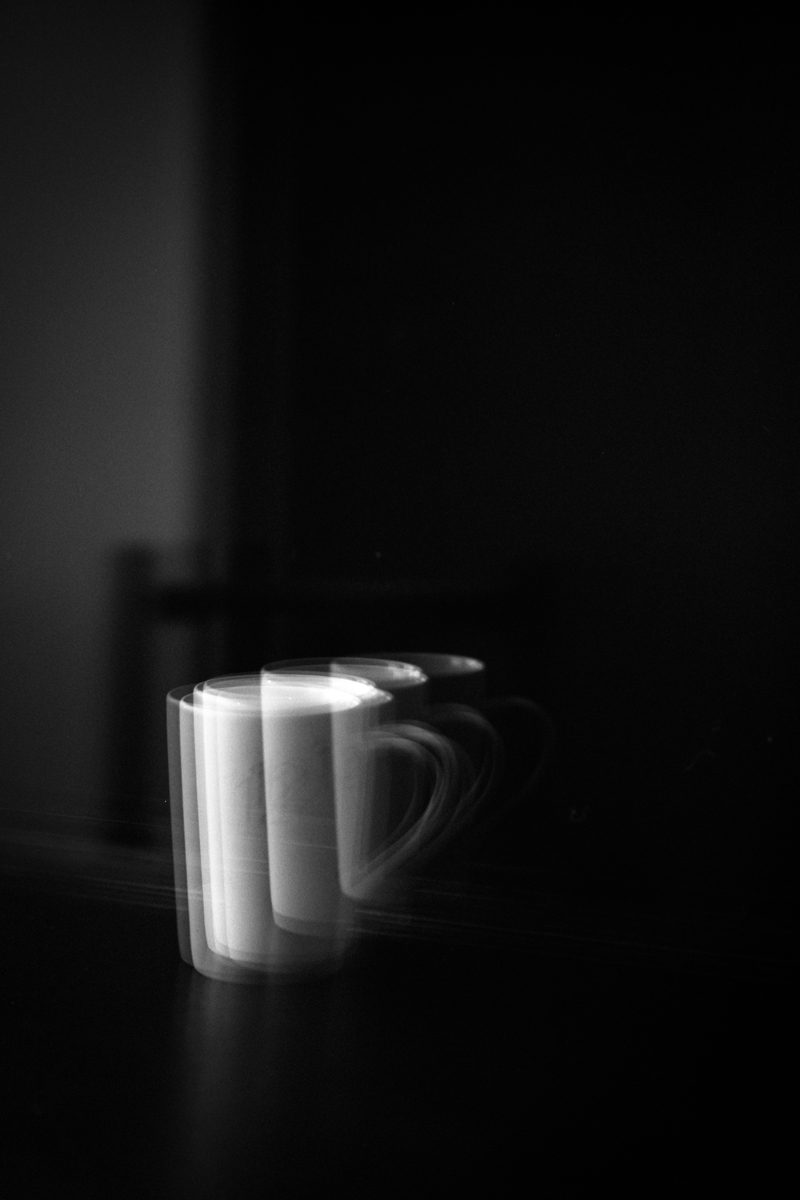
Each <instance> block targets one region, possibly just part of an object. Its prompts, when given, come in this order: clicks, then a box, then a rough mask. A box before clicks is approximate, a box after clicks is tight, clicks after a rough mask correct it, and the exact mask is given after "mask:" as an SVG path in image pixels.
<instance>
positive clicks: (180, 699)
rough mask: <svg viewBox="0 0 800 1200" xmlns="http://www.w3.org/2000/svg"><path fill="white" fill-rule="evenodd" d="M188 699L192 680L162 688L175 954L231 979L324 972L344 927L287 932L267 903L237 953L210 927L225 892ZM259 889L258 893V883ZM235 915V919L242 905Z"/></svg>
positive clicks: (347, 940)
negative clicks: (202, 796)
mask: <svg viewBox="0 0 800 1200" xmlns="http://www.w3.org/2000/svg"><path fill="white" fill-rule="evenodd" d="M194 700H195V697H194V687H193V685H186V686H183V687H180V688H174V689H173V690H172V691H171V692H169V694H168V695H167V747H168V759H169V797H170V824H171V833H172V853H173V869H174V879H175V910H176V917H177V932H178V947H179V951H180V955H181V958H182V959H183V961H184V962H186V963H187V964H188V965H189V966H191V967H193V968H194V969H195V970H196V971H198V972H199V973H200V974H201V975H205V976H207V977H208V978H211V979H216V980H223V981H225V982H234V983H259V982H263V980H264V978H265V976H266V975H267V974H268V975H270V976H272V977H279V978H284V977H285V978H292V977H295V976H298V975H303V976H305V975H307V974H309V973H318V972H328V971H330V970H331V969H333V968H335V967H336V966H337V965H338V964H339V962H340V961H342V959H343V958H344V956H345V953H346V952H347V951H348V950H349V949H350V947H351V943H352V933H351V931H350V930H349V929H347V928H346V927H344V926H342V927H341V928H339V929H337V930H335V931H334V936H333V937H329V938H328V939H327V940H326V939H322V938H299V937H293V936H292V935H291V934H290V933H287V932H285V931H284V930H282V929H281V928H280V927H279V926H278V925H276V924H275V921H274V919H273V915H272V909H271V903H269V904H268V905H267V906H266V908H264V907H262V908H261V909H260V910H258V911H257V912H256V913H255V919H256V927H255V930H254V931H253V932H254V939H253V940H254V945H252V946H251V947H250V951H251V952H250V953H248V952H247V947H246V946H245V947H243V948H242V947H240V949H242V950H243V951H244V952H243V953H237V954H234V953H232V952H231V948H230V947H229V946H228V945H227V944H226V939H227V930H225V927H224V925H223V926H222V928H221V930H220V931H221V932H223V937H222V939H221V940H220V939H218V938H217V936H216V934H215V932H214V922H213V913H214V909H215V906H216V907H217V908H219V907H220V905H221V904H223V905H224V896H223V897H220V896H219V895H216V896H215V894H214V892H213V891H212V887H211V870H210V867H211V864H210V861H209V844H208V834H207V830H206V829H205V828H204V825H203V823H202V822H201V820H200V809H199V804H198V788H197V782H198V774H199V775H200V777H201V779H202V777H203V774H204V771H205V766H204V761H203V759H202V758H201V762H200V771H199V772H198V742H197V738H196V736H195V733H196V729H197V728H198V727H202V726H204V725H205V724H206V723H207V720H208V718H207V715H201V714H200V713H199V712H198V711H196V710H195V703H194ZM201 736H202V734H201ZM240 883H241V881H240ZM260 892H261V895H262V896H263V888H262V889H260ZM241 898H242V899H245V900H246V896H245V897H241ZM215 902H216V905H215ZM238 915H239V918H240V919H241V916H242V913H241V905H240V909H239V914H238ZM256 946H257V948H258V952H257V953H255V952H254V951H255V947H256Z"/></svg>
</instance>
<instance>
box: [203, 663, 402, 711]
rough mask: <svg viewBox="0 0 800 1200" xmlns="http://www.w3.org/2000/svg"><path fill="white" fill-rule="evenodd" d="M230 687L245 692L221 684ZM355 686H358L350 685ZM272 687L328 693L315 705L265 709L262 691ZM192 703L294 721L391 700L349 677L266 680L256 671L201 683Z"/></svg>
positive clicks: (301, 675) (294, 676)
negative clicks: (227, 687) (239, 690)
mask: <svg viewBox="0 0 800 1200" xmlns="http://www.w3.org/2000/svg"><path fill="white" fill-rule="evenodd" d="M228 683H229V684H231V685H232V687H233V688H235V687H237V685H238V687H239V688H245V689H247V690H246V692H245V694H244V695H242V694H240V695H238V696H237V695H236V694H235V693H233V692H232V691H228V692H227V693H226V690H225V689H224V688H223V687H220V686H219V685H221V684H228ZM348 685H349V686H348ZM353 685H357V686H353ZM265 686H266V687H269V686H275V687H277V688H281V687H283V688H285V689H286V690H287V691H289V690H294V691H296V690H297V689H298V688H299V689H300V690H301V691H302V690H303V689H307V690H308V691H315V692H317V693H319V694H320V695H323V696H324V694H325V693H327V696H324V698H321V699H319V701H318V702H317V703H314V702H313V701H312V702H310V703H302V704H301V705H300V706H299V707H291V706H287V707H286V708H285V709H282V708H274V709H273V708H270V709H268V710H265V709H264V704H263V694H264V688H265ZM192 698H193V701H196V700H197V699H198V698H199V704H198V705H197V707H198V708H199V709H202V708H203V707H204V698H205V706H207V707H209V708H222V709H224V710H225V711H228V712H242V713H247V714H248V715H250V714H253V713H260V714H261V715H268V716H269V717H270V718H272V717H276V718H279V717H282V716H291V717H293V718H297V717H304V716H307V715H312V714H319V713H329V714H332V713H338V712H344V711H348V710H350V709H356V708H361V707H362V706H363V705H365V704H369V705H373V704H379V703H389V702H391V700H392V697H391V695H390V694H389V693H388V692H384V691H382V690H381V689H380V688H378V687H377V686H376V685H375V684H373V683H372V682H371V681H370V680H367V679H362V678H358V677H350V676H339V675H337V676H323V675H313V674H309V673H305V674H304V673H300V672H297V673H291V674H290V673H286V674H282V675H281V676H280V677H276V678H273V679H270V678H269V672H268V671H263V670H262V671H261V672H259V673H258V674H256V673H255V672H242V673H238V674H236V673H234V674H230V675H217V676H214V677H213V678H211V679H207V680H203V682H202V683H198V684H196V685H195V687H194V689H193V691H192ZM337 699H339V700H341V699H345V700H346V701H347V702H346V703H341V702H339V703H337V702H336V700H337Z"/></svg>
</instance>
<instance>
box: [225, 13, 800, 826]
mask: <svg viewBox="0 0 800 1200" xmlns="http://www.w3.org/2000/svg"><path fill="white" fill-rule="evenodd" d="M507 18H508V19H507ZM305 35H306V40H305V41H302V40H300V41H298V40H297V39H295V42H294V44H293V47H292V53H293V54H294V55H295V58H294V60H293V68H292V71H291V72H290V71H287V72H286V84H285V88H286V94H288V95H289V98H290V104H289V105H288V107H287V111H288V113H289V118H290V119H287V123H286V128H287V129H288V130H289V131H290V137H289V138H288V146H289V150H288V153H287V156H286V163H287V167H286V170H287V175H288V176H289V177H290V180H291V184H292V188H293V195H294V206H293V208H292V209H291V212H290V213H289V215H288V217H287V218H286V221H285V226H284V234H285V236H286V238H287V239H288V240H289V242H290V246H291V257H292V270H293V279H294V288H293V291H292V293H291V295H290V296H288V297H287V298H288V299H290V300H291V302H292V303H291V312H290V315H291V321H290V322H289V324H290V326H291V328H290V332H289V335H288V341H289V343H290V345H289V353H290V355H291V359H292V369H291V372H290V378H291V389H290V393H291V394H290V402H286V401H284V404H285V407H286V411H287V414H288V416H287V423H288V428H289V430H290V434H289V437H288V438H286V439H285V440H284V443H283V445H282V447H281V450H282V451H283V452H284V453H281V454H280V455H278V454H275V455H273V456H271V457H270V454H269V450H268V449H265V448H267V447H270V446H271V445H272V443H271V442H270V440H269V438H268V437H267V436H266V435H267V431H268V429H269V422H270V421H271V420H272V419H273V418H272V416H271V415H270V403H269V402H268V400H267V393H266V391H264V392H259V391H258V389H253V390H252V398H251V400H250V402H249V410H248V411H249V421H250V425H249V426H248V427H247V429H246V434H245V436H244V437H243V444H244V443H245V442H246V443H247V445H245V448H244V451H243V453H244V454H245V460H246V461H249V463H250V466H251V468H253V469H251V470H250V471H249V473H248V478H249V479H250V480H251V481H252V480H258V473H257V471H256V470H255V467H256V466H257V463H258V461H259V459H261V461H263V462H265V463H268V464H269V468H270V470H273V469H277V470H279V471H280V472H281V473H282V476H283V478H284V480H285V481H286V489H285V495H286V523H285V527H284V528H283V531H282V546H281V552H282V554H283V558H284V562H285V564H287V566H288V569H289V570H297V571H305V572H307V573H309V574H310V575H312V576H313V574H314V572H318V573H319V572H323V573H324V572H326V571H327V572H331V573H337V572H338V573H339V574H340V575H342V576H344V577H347V576H350V577H353V578H356V577H360V578H361V579H363V580H365V581H367V582H368V581H369V580H370V579H374V580H375V581H376V582H381V583H384V584H385V583H389V584H391V581H392V580H396V581H401V580H403V579H405V578H408V577H411V578H422V579H428V580H435V581H445V580H449V579H453V578H461V579H464V580H466V581H467V584H466V586H467V587H469V586H474V587H477V586H479V584H482V583H483V582H485V581H489V582H490V583H491V582H492V581H495V582H497V583H498V586H502V585H503V583H504V582H508V581H523V580H524V581H525V583H526V586H527V588H528V589H529V590H528V594H529V596H530V604H531V622H530V627H529V629H528V630H527V632H526V631H524V630H523V631H522V633H521V635H520V637H519V639H518V641H517V643H516V644H515V645H513V646H510V647H508V651H509V652H508V656H507V657H508V663H507V664H506V665H507V666H508V667H509V670H510V673H511V675H512V676H513V677H514V682H515V684H516V686H518V687H522V688H525V689H526V690H530V691H531V692H533V694H535V695H538V696H539V698H540V699H542V700H544V701H545V702H546V703H547V704H548V705H549V706H551V707H552V710H553V713H554V715H555V716H556V718H557V720H558V723H559V727H560V730H561V732H562V747H563V753H564V767H565V770H566V771H567V772H568V773H569V772H571V771H573V770H575V771H576V772H577V776H578V778H577V779H576V780H575V781H574V784H572V785H570V786H574V787H575V789H576V790H577V792H578V793H579V794H580V795H581V796H583V797H586V798H589V799H591V798H592V797H593V796H594V797H596V796H598V795H601V796H603V797H604V798H609V797H610V796H612V795H613V793H614V791H615V789H617V788H623V787H624V788H627V789H628V791H629V793H632V794H633V795H634V796H635V797H636V798H637V802H638V800H639V799H640V798H644V800H643V802H644V803H645V804H647V803H649V799H648V797H649V795H650V793H651V792H653V791H654V790H656V789H658V788H660V787H664V786H668V787H670V788H678V787H682V786H683V780H684V778H685V776H684V772H685V770H686V768H687V767H689V766H690V765H691V764H692V763H693V761H694V760H695V758H696V756H697V755H698V754H701V753H704V752H706V751H707V752H708V753H709V754H710V753H712V747H713V748H714V749H713V753H714V754H715V755H717V754H718V750H719V745H718V743H719V740H720V738H723V740H725V741H726V745H727V747H728V749H727V751H726V769H727V770H728V771H729V772H730V774H731V776H733V777H736V776H737V774H740V773H741V760H740V759H739V758H737V754H738V753H739V751H740V750H741V749H742V747H743V746H745V745H746V746H747V750H746V752H745V753H746V754H750V755H751V756H752V755H753V754H754V753H755V747H757V746H763V745H765V744H766V740H767V739H770V738H773V735H775V736H777V734H776V728H777V727H776V722H777V723H778V725H781V727H782V729H784V730H786V729H788V728H790V727H791V718H790V716H789V712H790V708H791V693H792V688H793V679H794V677H795V674H796V667H797V661H796V650H797V644H796V642H797V639H796V634H795V631H794V625H795V621H794V615H793V610H794V605H795V602H796V599H797V593H798V588H797V583H798V572H797V565H796V564H797V559H796V552H795V549H794V545H795V535H796V527H797V521H796V517H797V511H796V501H797V495H796V487H795V483H794V477H795V474H796V468H797V433H798V413H797V404H796V392H797V367H798V359H797V351H796V329H795V316H794V314H795V307H796V305H795V302H794V299H793V291H792V289H793V287H794V284H793V282H792V281H793V280H794V279H795V277H796V272H797V266H798V252H799V247H800V242H799V240H798V236H797V213H798V197H799V195H800V192H799V191H798V186H797V185H798V176H797V165H796V155H795V153H794V145H795V142H796V134H795V129H796V124H795V111H794V108H795V106H794V104H793V99H792V97H793V88H794V84H793V70H792V68H791V64H790V63H789V62H788V61H786V57H785V55H784V52H783V49H782V46H781V40H782V38H781V31H780V29H779V28H776V27H774V26H771V25H770V26H767V25H766V24H764V25H763V26H762V25H760V24H759V23H757V22H756V23H754V22H752V21H750V20H748V19H745V18H742V19H741V20H738V19H737V20H735V21H727V22H726V24H725V28H724V29H720V28H718V27H717V26H715V25H713V24H712V23H711V22H706V23H705V25H704V24H703V22H702V21H700V20H695V19H693V18H689V17H686V18H682V17H674V18H673V17H667V16H664V14H663V13H661V12H652V13H651V12H648V13H641V14H639V15H637V16H636V17H630V16H628V15H626V16H625V17H624V18H623V17H622V16H620V17H618V18H615V19H610V18H608V16H607V14H603V16H602V18H601V17H597V18H596V19H594V20H592V19H590V18H587V20H586V21H583V20H581V21H578V20H577V19H574V20H573V16H572V15H571V14H566V13H565V14H562V15H558V16H556V15H554V14H551V15H549V16H547V17H543V18H539V17H538V15H537V19H536V21H534V22H530V23H529V22H527V21H525V22H523V19H522V17H521V16H520V15H519V14H517V15H516V17H514V16H513V15H512V14H511V13H510V11H509V10H506V9H504V10H502V11H501V12H493V15H492V17H491V19H490V18H488V17H487V16H486V14H485V13H482V12H481V11H480V10H478V9H472V8H469V7H467V9H465V10H464V12H463V13H461V14H460V15H459V19H458V20H457V21H452V22H449V21H446V20H444V19H441V20H430V21H422V22H420V23H417V22H415V21H414V20H409V21H404V20H402V19H401V18H400V17H399V16H398V19H397V20H395V21H394V22H392V21H389V20H387V21H385V22H376V23H374V24H370V22H363V23H362V24H360V25H358V26H355V25H349V26H346V27H342V26H341V25H340V23H339V22H338V21H336V20H332V19H331V20H329V21H328V23H327V25H325V26H323V27H322V28H320V27H318V26H316V25H315V26H313V28H312V27H311V26H310V25H309V27H308V28H306V29H305ZM298 45H299V47H300V49H299V50H298V48H297V47H298ZM244 58H245V62H246V64H247V67H248V69H249V71H250V74H251V93H250V95H249V97H248V101H249V103H248V106H247V109H246V111H247V113H248V117H247V119H248V122H249V129H250V139H251V140H250V143H249V145H250V153H251V170H252V174H253V178H254V180H255V188H256V195H259V194H261V195H264V196H266V195H268V194H269V187H265V186H263V185H264V180H266V179H267V178H268V177H267V175H266V171H267V164H268V163H269V161H270V160H269V156H268V155H267V154H266V153H265V149H264V148H265V146H267V145H269V144H270V141H269V138H270V133H271V131H272V130H273V127H274V120H275V117H274V107H273V106H272V104H271V102H270V103H265V102H264V99H263V96H262V94H261V93H260V91H259V87H258V81H259V80H260V79H261V77H262V74H263V73H262V71H261V60H260V49H256V50H251V51H250V52H249V53H248V52H247V51H246V52H245V55H244ZM259 169H260V170H261V171H262V175H263V176H264V178H263V179H262V180H261V186H262V191H261V193H259V191H258V187H259ZM251 211H252V213H253V217H252V225H251V228H252V230H253V231H254V235H256V234H257V232H258V231H259V230H260V229H261V228H262V226H263V223H262V224H260V223H259V219H258V213H259V210H258V209H257V207H256V206H255V205H251ZM256 244H257V237H256V236H254V239H253V246H254V247H255V246H256ZM251 262H252V263H253V264H254V266H253V271H254V273H255V272H258V271H259V270H260V269H261V268H260V267H259V260H258V255H257V252H256V253H255V254H252V255H251ZM261 315H262V317H263V320H264V325H265V326H266V325H267V324H268V321H267V309H266V308H264V309H262V310H261ZM281 315H282V319H285V313H283V314H281ZM257 377H258V371H257V370H256V371H255V372H254V378H257ZM273 395H274V393H273ZM259 405H260V406H261V413H262V415H261V416H259V411H258V408H259ZM247 446H249V447H250V449H249V450H248V449H247ZM287 447H288V450H287ZM248 454H249V455H250V458H249V459H247V455H248ZM255 486H256V485H251V487H255ZM257 500H258V497H257V496H256V497H255V500H254V499H253V497H252V496H251V498H250V500H249V501H248V505H247V512H248V514H249V515H250V518H251V520H252V519H253V518H254V517H255V518H256V519H257V516H258V513H259V512H260V513H261V516H262V519H263V521H264V522H265V524H266V523H268V521H269V510H270V506H269V503H268V502H267V495H266V492H264V494H263V495H262V503H261V507H260V509H259V507H258V503H257ZM419 628H420V634H421V636H424V630H425V628H426V627H425V625H424V622H422V623H421V624H420V627H419ZM441 648H446V649H459V650H460V649H467V650H469V649H470V647H469V646H463V645H462V644H459V645H456V646H453V645H447V646H445V647H441ZM720 730H722V731H723V732H722V734H721V733H720ZM769 744H770V745H771V744H772V743H771V742H770V743H769ZM665 781H667V782H665Z"/></svg>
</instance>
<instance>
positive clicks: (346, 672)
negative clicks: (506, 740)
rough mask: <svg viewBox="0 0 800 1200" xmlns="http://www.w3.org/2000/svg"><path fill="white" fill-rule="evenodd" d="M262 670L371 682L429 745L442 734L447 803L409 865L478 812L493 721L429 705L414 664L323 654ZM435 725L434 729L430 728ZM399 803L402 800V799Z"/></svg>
mask: <svg viewBox="0 0 800 1200" xmlns="http://www.w3.org/2000/svg"><path fill="white" fill-rule="evenodd" d="M264 671H266V672H270V673H273V674H292V673H297V672H307V673H311V674H315V675H321V676H325V677H331V676H333V677H336V678H340V677H350V678H361V679H364V680H367V681H369V682H371V683H373V684H374V685H375V686H376V687H378V688H380V689H381V690H383V691H386V692H389V693H390V694H391V695H392V697H393V698H394V702H395V712H396V714H397V716H398V717H399V718H402V719H403V720H405V721H411V722H413V724H414V725H415V727H416V729H417V736H418V737H423V736H424V730H426V729H427V730H428V731H429V734H432V735H433V739H434V744H436V743H437V741H438V739H440V738H442V737H443V736H445V733H444V730H446V736H447V739H448V742H449V745H450V746H451V748H452V751H453V770H454V774H453V778H452V785H453V786H452V787H451V788H449V789H448V793H447V795H448V800H449V808H448V810H447V811H446V812H444V811H443V812H442V820H441V821H440V823H439V827H438V829H436V830H435V835H434V836H431V837H429V838H428V839H427V841H426V843H425V845H424V846H420V847H419V849H418V853H417V855H416V859H415V865H420V864H421V863H422V862H423V861H424V860H427V859H430V858H431V857H433V856H434V855H435V854H436V853H438V851H440V850H441V849H443V848H444V847H446V846H448V845H450V844H452V843H453V842H454V841H455V840H456V838H457V837H458V835H459V834H460V833H461V832H462V830H463V829H464V828H465V827H467V826H468V825H469V823H470V822H471V821H472V820H473V819H474V817H475V815H476V813H477V812H479V811H480V808H481V805H482V804H483V802H484V800H485V798H486V796H487V794H488V793H489V791H490V790H491V787H492V785H493V782H494V779H495V776H496V774H497V772H498V770H499V767H500V763H501V761H502V743H501V739H500V738H499V736H498V734H497V732H496V730H495V728H494V726H493V725H492V724H491V722H490V721H488V720H487V719H486V718H485V717H484V716H482V715H481V714H480V713H479V712H478V711H477V709H475V708H474V707H470V706H467V705H464V704H450V703H444V702H440V703H438V704H432V697H431V680H430V678H429V677H428V675H427V674H426V673H425V671H424V670H423V669H422V668H421V667H420V666H419V665H415V664H412V663H409V662H400V661H397V660H394V659H391V658H388V657H364V656H360V657H355V656H342V655H339V656H333V657H328V658H303V659H284V660H282V661H278V662H272V663H269V664H268V665H267V666H266V667H264ZM434 727H435V728H434ZM461 742H464V743H465V744H467V745H469V746H470V748H471V749H472V750H473V752H474V759H475V761H474V763H473V760H472V759H471V758H470V757H469V755H468V754H467V753H466V752H465V751H464V750H463V749H462V748H461ZM402 803H403V805H405V801H404V800H403V801H402Z"/></svg>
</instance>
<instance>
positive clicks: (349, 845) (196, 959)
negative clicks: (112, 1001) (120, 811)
mask: <svg viewBox="0 0 800 1200" xmlns="http://www.w3.org/2000/svg"><path fill="white" fill-rule="evenodd" d="M167 711H168V722H169V751H170V784H171V789H170V795H171V801H172V826H173V846H174V853H175V878H176V892H177V896H178V917H179V943H180V947H181V953H182V955H183V957H184V958H185V959H186V961H190V962H191V963H192V965H193V966H195V967H196V968H197V969H198V970H199V971H201V972H202V973H204V974H209V975H212V976H214V977H216V978H234V979H245V978H248V977H249V976H250V975H251V974H252V973H253V972H255V973H262V974H263V972H264V971H269V972H279V973H280V972H289V973H295V972H305V971H307V970H309V969H311V970H313V969H319V967H320V966H326V965H330V964H335V963H336V962H338V961H339V960H340V959H341V957H342V954H343V953H344V951H345V950H346V949H347V948H348V947H349V944H350V942H351V941H352V934H353V930H354V924H353V919H354V913H353V901H354V900H369V899H370V898H371V897H373V896H375V895H377V894H378V893H379V892H380V889H381V888H382V886H383V885H384V884H385V883H386V882H387V880H388V879H389V878H390V877H391V874H392V872H393V871H395V870H396V869H397V868H398V867H399V866H400V865H401V864H403V863H404V862H406V861H408V859H409V858H412V857H413V856H414V854H415V853H416V852H417V851H418V849H419V848H420V847H421V846H422V845H424V843H425V841H426V839H427V838H429V837H430V836H432V833H433V831H434V830H435V829H437V828H438V827H439V825H440V822H441V813H442V811H443V810H446V808H447V803H448V792H449V789H450V788H451V787H452V777H453V763H452V757H453V755H452V751H451V750H450V748H449V746H448V744H447V742H446V740H445V739H441V738H438V739H437V738H435V737H433V736H432V735H431V734H430V733H429V732H427V731H426V732H425V734H424V736H419V731H417V730H416V729H415V727H414V726H413V725H401V724H397V723H395V722H392V721H391V718H392V717H393V715H394V703H393V700H392V697H391V696H390V695H389V694H388V693H385V692H382V691H381V690H380V689H378V688H376V687H374V686H373V685H372V684H370V683H367V682H366V681H364V680H360V679H358V680H355V679H345V678H341V679H326V680H323V679H321V678H320V677H319V676H299V675H293V676H287V675H284V676H281V677H270V676H269V675H268V674H264V675H262V676H261V677H259V676H255V675H250V676H232V677H228V678H224V679H217V680H210V681H208V682H207V683H205V684H201V685H198V686H197V687H196V688H194V689H193V690H191V691H190V690H189V689H176V691H174V692H172V693H170V695H169V696H168V698H167ZM397 755H401V756H403V757H404V758H405V760H406V761H407V762H409V763H410V764H411V767H410V771H409V781H410V782H409V797H408V800H409V808H410V809H412V810H413V813H414V815H413V817H412V818H409V819H408V820H407V821H406V822H405V823H404V824H403V827H402V828H401V829H399V830H395V831H394V832H393V834H392V836H391V837H390V838H387V836H386V828H385V822H384V824H383V826H382V824H381V821H382V817H383V816H384V814H385V807H386V806H385V803H384V799H383V791H384V787H385V779H386V775H387V772H388V773H389V774H391V771H390V769H389V762H390V760H391V758H392V757H396V756H397Z"/></svg>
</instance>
